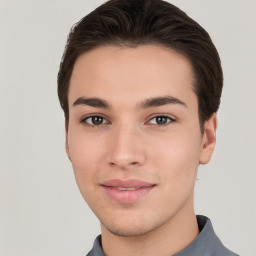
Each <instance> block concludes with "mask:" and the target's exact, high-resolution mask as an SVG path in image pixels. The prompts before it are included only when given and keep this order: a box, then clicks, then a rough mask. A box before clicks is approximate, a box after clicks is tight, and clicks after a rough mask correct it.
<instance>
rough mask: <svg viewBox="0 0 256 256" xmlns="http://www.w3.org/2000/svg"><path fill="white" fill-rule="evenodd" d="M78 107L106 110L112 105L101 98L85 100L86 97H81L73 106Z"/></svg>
mask: <svg viewBox="0 0 256 256" xmlns="http://www.w3.org/2000/svg"><path fill="white" fill-rule="evenodd" d="M78 105H87V106H90V107H95V108H104V109H109V108H110V104H109V103H108V102H107V101H105V100H103V99H100V98H96V97H95V98H85V97H79V98H78V99H77V100H76V101H75V102H74V103H73V106H78Z"/></svg>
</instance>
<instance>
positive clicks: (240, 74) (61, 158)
mask: <svg viewBox="0 0 256 256" xmlns="http://www.w3.org/2000/svg"><path fill="white" fill-rule="evenodd" d="M103 2H104V1H102V0H97V1H96V0H73V1H67V0H45V1H39V0H23V1H19V0H0V256H71V255H72V256H82V255H84V256H85V255H86V253H87V252H88V251H89V250H90V248H91V247H92V244H93V240H94V239H95V237H96V236H97V235H98V234H99V233H100V227H99V223H98V220H97V219H96V218H95V217H94V215H93V214H92V213H91V211H90V209H89V208H88V206H87V205H86V203H85V202H84V200H83V199H82V196H81V195H80V192H79V190H78V188H77V186H76V183H75V179H74V175H73V170H72V167H71V164H70V162H69V160H68V158H67V157H66V155H65V150H64V117H63V113H62V110H61V108H60V106H59V102H58V98H57V89H56V88H57V84H56V76H57V72H58V67H59V62H60V59H61V56H62V53H63V49H64V46H65V42H66V38H67V35H68V32H69V29H70V28H71V26H72V25H73V24H74V23H75V22H77V21H78V20H80V19H81V18H82V17H83V16H85V15H86V14H87V13H89V12H90V11H92V10H93V9H94V8H95V7H97V6H98V5H100V4H101V3H103ZM171 2H172V3H174V4H176V5H177V6H178V7H180V8H181V9H183V10H184V11H186V12H187V14H188V15H190V16H191V17H192V18H194V19H195V20H196V21H197V22H199V23H200V24H201V25H202V26H203V27H204V28H205V29H206V30H207V31H208V32H209V33H210V35H211V37H212V39H213V41H214V43H215V45H216V47H217V49H218V51H219V54H220V56H221V59H222V63H223V70H224V76H225V84H224V90H223V97H222V105H221V108H220V110H219V113H218V117H219V129H218V133H217V135H218V137H217V147H216V151H215V153H214V157H213V159H212V161H211V163H210V164H208V165H206V166H200V167H199V174H198V178H199V180H198V181H197V184H196V189H195V190H196V198H195V208H196V213H200V214H204V215H207V216H209V217H210V218H211V220H212V222H213V225H214V228H215V231H216V233H217V234H218V236H219V237H220V238H221V240H222V241H223V243H224V244H225V245H226V246H227V247H229V248H231V249H232V250H234V251H236V252H237V253H239V254H240V255H246V256H253V255H255V253H256V199H255V197H256V185H255V181H256V164H255V159H256V114H255V112H256V75H255V73H256V30H255V24H256V1H255V0H243V1H241V0H215V1H212V0H173V1H171Z"/></svg>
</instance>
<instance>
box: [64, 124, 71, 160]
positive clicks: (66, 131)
mask: <svg viewBox="0 0 256 256" xmlns="http://www.w3.org/2000/svg"><path fill="white" fill-rule="evenodd" d="M65 148H66V153H67V156H68V158H69V160H70V152H69V145H68V121H67V119H66V120H65ZM70 161H71V160H70Z"/></svg>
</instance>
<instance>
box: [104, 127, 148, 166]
mask: <svg viewBox="0 0 256 256" xmlns="http://www.w3.org/2000/svg"><path fill="white" fill-rule="evenodd" d="M109 139H110V140H109V141H110V144H109V145H110V146H109V151H108V162H109V164H110V165H111V166H113V167H117V168H118V169H122V170H130V169H134V168H136V167H139V166H142V165H143V164H144V163H145V161H146V154H145V151H146V149H145V147H144V143H143V139H142V134H141V133H140V131H139V130H138V129H136V127H127V126H121V127H117V128H116V129H114V130H113V131H112V135H111V136H110V138H109Z"/></svg>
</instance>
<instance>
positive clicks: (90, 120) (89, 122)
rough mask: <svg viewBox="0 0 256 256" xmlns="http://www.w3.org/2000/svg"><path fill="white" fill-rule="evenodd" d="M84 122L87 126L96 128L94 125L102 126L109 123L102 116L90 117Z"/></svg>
mask: <svg viewBox="0 0 256 256" xmlns="http://www.w3.org/2000/svg"><path fill="white" fill-rule="evenodd" d="M83 122H84V123H85V124H87V125H90V126H94V125H101V124H105V123H106V122H107V121H106V119H105V118H103V117H101V116H90V117H86V118H85V119H84V120H83Z"/></svg>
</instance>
